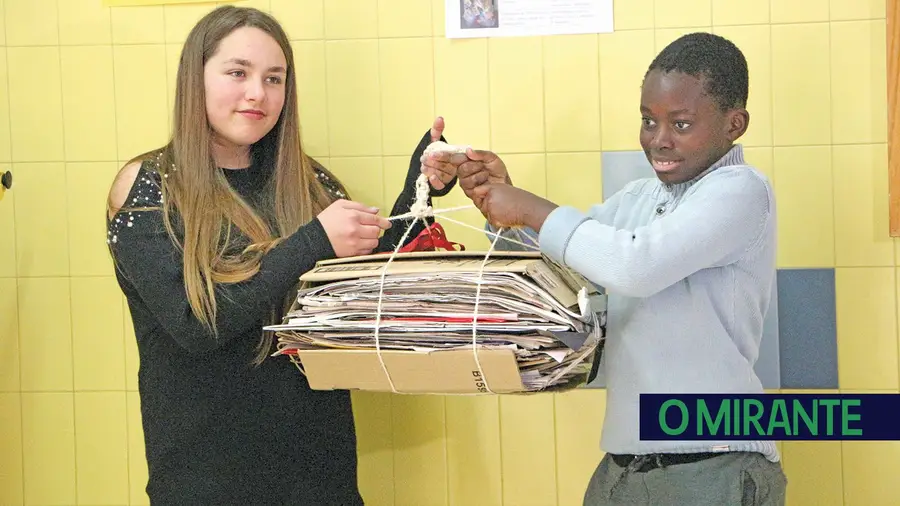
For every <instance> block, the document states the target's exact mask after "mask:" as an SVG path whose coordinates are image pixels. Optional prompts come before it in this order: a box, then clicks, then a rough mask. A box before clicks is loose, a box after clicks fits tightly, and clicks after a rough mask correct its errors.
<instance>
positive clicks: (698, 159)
mask: <svg viewBox="0 0 900 506" xmlns="http://www.w3.org/2000/svg"><path fill="white" fill-rule="evenodd" d="M641 117H642V120H641V147H642V148H643V149H644V153H646V155H647V160H649V161H650V164H651V165H652V166H653V170H654V171H655V172H656V176H657V177H658V178H659V179H660V180H661V181H663V182H664V183H669V184H674V183H682V182H685V181H689V180H691V179H693V178H694V177H696V176H697V175H698V174H700V173H701V172H703V171H704V170H706V169H707V168H709V166H710V165H712V164H713V163H715V162H716V161H717V160H718V159H719V158H721V157H722V156H724V155H725V153H727V152H728V150H729V149H730V148H731V146H732V144H733V143H734V141H735V140H737V139H738V138H739V137H740V136H741V135H743V134H744V132H745V131H746V130H747V123H748V122H749V115H748V114H747V111H746V110H743V109H731V110H728V111H723V110H722V109H721V108H720V107H719V105H718V104H717V103H716V102H715V100H713V98H712V97H711V96H709V95H707V94H706V88H705V87H704V86H703V81H702V80H701V79H698V78H696V77H693V76H691V75H688V74H685V73H682V72H678V71H672V72H662V71H660V70H654V71H652V72H650V73H649V74H648V75H647V77H646V79H645V80H644V85H643V87H642V89H641Z"/></svg>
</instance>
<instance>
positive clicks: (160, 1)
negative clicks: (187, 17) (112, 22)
mask: <svg viewBox="0 0 900 506" xmlns="http://www.w3.org/2000/svg"><path fill="white" fill-rule="evenodd" d="M214 3H217V2H216V1H210V0H206V1H204V0H103V6H104V7H134V6H137V5H177V4H214ZM218 3H231V2H228V1H222V0H219V2H218Z"/></svg>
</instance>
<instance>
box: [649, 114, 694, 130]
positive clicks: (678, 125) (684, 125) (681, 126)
mask: <svg viewBox="0 0 900 506" xmlns="http://www.w3.org/2000/svg"><path fill="white" fill-rule="evenodd" d="M641 123H642V124H643V125H644V128H653V127H654V126H656V122H655V121H653V120H652V119H650V118H647V117H643V118H641ZM672 124H673V125H675V129H676V130H680V131H684V130H687V129H688V128H690V127H691V123H690V122H688V121H675V122H673V123H672Z"/></svg>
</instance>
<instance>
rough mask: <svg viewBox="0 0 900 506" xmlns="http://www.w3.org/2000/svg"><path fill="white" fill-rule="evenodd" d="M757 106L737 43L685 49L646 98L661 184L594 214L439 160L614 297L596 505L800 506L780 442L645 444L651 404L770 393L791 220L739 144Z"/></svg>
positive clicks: (441, 167) (649, 84)
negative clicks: (766, 378)
mask: <svg viewBox="0 0 900 506" xmlns="http://www.w3.org/2000/svg"><path fill="white" fill-rule="evenodd" d="M747 94H748V72H747V63H746V60H745V59H744V56H743V54H742V53H741V51H740V50H739V49H738V48H737V47H736V46H735V45H734V44H732V43H731V42H729V41H728V40H726V39H724V38H722V37H719V36H716V35H712V34H707V33H694V34H690V35H686V36H684V37H681V38H679V39H678V40H676V41H675V42H673V43H671V44H670V45H669V46H668V47H666V48H665V49H664V50H663V51H662V52H661V53H660V54H659V55H658V56H657V57H656V59H655V60H654V61H653V62H652V63H651V64H650V67H649V69H648V71H647V73H646V75H645V76H644V82H643V85H642V90H641V105H640V110H641V117H642V126H641V130H640V142H641V146H642V148H643V150H644V152H645V153H646V156H647V159H648V160H649V161H650V164H651V165H652V167H653V170H654V172H655V173H656V177H655V178H648V179H643V180H638V181H633V182H631V183H630V184H628V185H627V186H626V187H625V188H624V189H622V191H620V192H618V193H617V194H615V195H614V196H612V197H611V198H610V199H609V200H608V201H607V202H605V203H603V204H601V205H597V206H594V207H593V208H592V209H591V210H590V211H589V212H588V213H587V214H584V213H582V212H580V211H578V210H577V209H575V208H573V207H566V206H557V205H556V204H554V203H552V202H549V201H547V200H545V199H543V198H540V197H538V196H536V195H533V194H531V193H528V192H526V191H524V190H522V189H519V188H516V187H515V186H513V185H512V182H511V180H510V179H509V176H508V173H507V171H506V167H505V165H504V163H503V161H502V160H501V159H500V158H499V157H497V156H496V155H495V154H493V153H490V152H486V151H473V150H469V151H468V152H467V154H466V155H454V156H453V157H450V156H447V155H443V156H440V155H439V156H437V157H435V158H432V159H429V160H425V167H424V168H423V171H425V172H426V173H428V174H438V173H445V174H446V173H453V174H456V175H458V177H459V183H460V186H462V187H463V189H464V190H465V192H466V194H467V195H468V196H469V197H470V198H472V200H473V201H474V202H475V204H476V206H478V208H479V209H480V210H481V212H482V213H483V214H484V215H485V217H486V218H487V219H488V222H489V224H490V225H492V226H494V227H504V228H507V227H525V231H526V232H527V231H530V232H531V233H532V234H534V233H536V234H537V235H538V239H539V244H540V248H541V250H542V251H543V252H544V253H545V254H547V255H548V256H550V257H551V258H553V259H555V260H557V261H560V262H563V263H565V264H567V265H568V266H570V267H571V268H573V269H574V270H576V271H578V272H580V273H581V274H582V275H584V276H585V277H586V278H588V279H590V280H591V281H592V282H593V283H595V284H597V285H599V286H603V287H604V288H605V289H606V291H607V293H608V294H609V299H608V314H607V317H608V320H607V335H608V337H607V340H606V347H605V350H604V356H603V362H604V365H605V374H606V379H607V411H606V417H605V421H604V426H603V432H602V445H601V446H602V448H603V450H604V451H605V452H606V455H605V456H604V457H603V459H602V461H601V462H600V464H599V466H598V467H597V469H596V471H595V472H594V475H593V477H592V478H591V480H590V483H589V485H588V489H587V491H586V493H585V498H584V503H585V505H605V504H616V505H624V504H646V505H654V506H656V505H670V504H671V505H686V504H690V505H692V506H699V505H719V506H721V505H745V504H753V505H776V504H777V505H782V504H784V495H785V487H786V478H785V476H784V473H783V472H782V470H781V465H780V459H779V455H778V452H777V450H776V446H775V443H774V442H771V441H642V440H640V438H639V409H638V408H639V394H641V393H712V392H719V393H761V392H763V388H762V384H761V382H760V380H759V378H758V377H757V376H756V374H755V372H754V369H753V365H754V363H755V361H756V359H757V357H758V352H759V344H760V339H761V337H762V328H763V320H764V318H765V314H766V311H767V310H768V307H769V299H770V293H771V287H772V283H773V281H774V277H775V237H776V228H775V226H776V218H775V201H774V194H773V191H772V187H771V185H770V183H769V181H768V180H767V179H766V177H765V176H764V175H762V174H761V173H760V172H758V171H757V170H756V169H755V168H753V167H750V166H748V165H747V164H746V162H745V161H744V158H743V152H742V147H741V145H739V144H734V143H735V141H736V140H737V139H739V138H740V137H741V136H742V135H743V134H744V132H746V129H747V125H748V122H749V114H748V113H747V111H746V109H745V107H746V103H747ZM504 233H506V232H504ZM513 233H517V232H513ZM517 238H518V239H519V240H521V236H519V237H517ZM501 245H505V241H502V240H501V241H499V242H498V243H497V246H498V247H499V246H501Z"/></svg>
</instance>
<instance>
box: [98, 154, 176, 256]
mask: <svg viewBox="0 0 900 506" xmlns="http://www.w3.org/2000/svg"><path fill="white" fill-rule="evenodd" d="M158 169H159V165H158V164H156V162H155V161H154V160H147V161H144V162H140V161H137V162H132V163H129V164H128V165H126V166H125V167H123V168H122V170H120V171H119V174H118V175H117V176H116V179H115V180H114V181H113V184H112V187H111V188H110V190H109V197H108V200H107V217H108V224H107V243H110V244H113V243H117V242H118V241H119V232H120V231H121V230H122V227H127V228H131V227H133V226H134V225H135V223H136V222H135V220H136V219H137V218H140V217H141V216H142V215H143V214H144V213H145V212H146V211H148V210H154V209H159V208H161V207H162V203H163V197H162V186H161V176H160V174H159V170H158Z"/></svg>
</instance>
